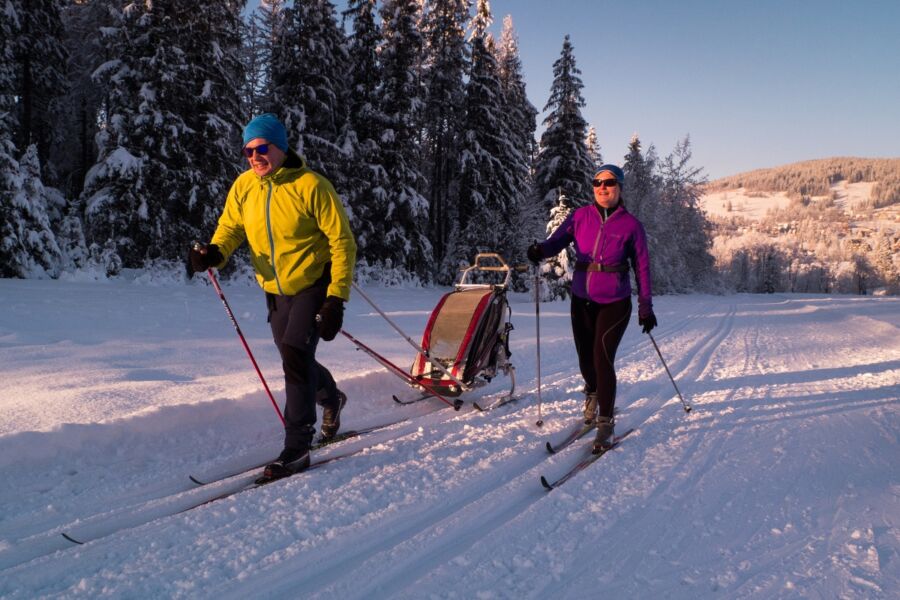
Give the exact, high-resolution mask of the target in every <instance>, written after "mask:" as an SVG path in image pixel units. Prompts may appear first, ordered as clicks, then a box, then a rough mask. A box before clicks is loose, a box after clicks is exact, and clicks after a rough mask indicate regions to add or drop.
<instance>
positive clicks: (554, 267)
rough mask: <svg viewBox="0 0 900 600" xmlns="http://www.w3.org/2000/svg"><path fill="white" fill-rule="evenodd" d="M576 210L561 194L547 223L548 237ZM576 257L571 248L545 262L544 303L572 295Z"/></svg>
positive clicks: (542, 268)
mask: <svg viewBox="0 0 900 600" xmlns="http://www.w3.org/2000/svg"><path fill="white" fill-rule="evenodd" d="M574 210H575V207H574V206H572V203H571V202H570V201H569V199H568V198H567V197H566V196H565V195H563V194H560V196H559V199H558V200H557V203H556V206H554V207H553V208H552V209H551V210H550V221H549V222H548V223H547V231H546V235H547V236H549V235H550V234H552V233H553V232H554V231H556V230H557V229H559V226H560V225H562V224H563V222H564V221H565V220H566V219H567V218H568V216H569V215H570V214H571V213H572V211H574ZM574 256H575V252H574V250H572V248H571V246H570V247H568V248H565V249H563V250H562V251H561V252H560V253H559V254H557V255H556V256H551V257H549V258H547V260H546V261H544V262H543V264H542V265H541V278H542V279H543V280H544V282H545V284H546V285H545V287H544V291H543V292H542V294H541V299H542V300H543V301H552V300H557V299H562V300H565V299H566V298H567V297H568V296H569V294H571V293H572V292H571V290H572V269H573V265H574V263H575V261H574Z"/></svg>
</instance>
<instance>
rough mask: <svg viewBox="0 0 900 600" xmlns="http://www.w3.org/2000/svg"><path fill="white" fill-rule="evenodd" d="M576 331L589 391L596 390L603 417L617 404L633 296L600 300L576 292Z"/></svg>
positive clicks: (582, 373)
mask: <svg viewBox="0 0 900 600" xmlns="http://www.w3.org/2000/svg"><path fill="white" fill-rule="evenodd" d="M571 313H572V333H573V335H574V338H575V351H576V352H577V353H578V366H579V367H580V369H581V376H582V377H584V384H585V392H587V393H596V394H597V400H598V405H599V413H600V416H601V417H612V416H613V409H614V408H615V405H616V368H615V365H614V363H615V360H616V350H618V348H619V342H621V341H622V336H623V335H625V329H626V328H627V327H628V319H629V318H630V317H631V298H630V297H629V298H623V299H622V300H617V301H616V302H611V303H609V304H598V303H596V302H592V301H591V300H586V299H584V298H577V297H575V296H572V308H571Z"/></svg>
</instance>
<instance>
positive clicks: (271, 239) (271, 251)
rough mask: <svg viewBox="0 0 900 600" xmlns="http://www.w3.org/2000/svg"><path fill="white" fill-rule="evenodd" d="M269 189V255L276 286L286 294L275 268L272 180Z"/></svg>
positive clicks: (267, 225)
mask: <svg viewBox="0 0 900 600" xmlns="http://www.w3.org/2000/svg"><path fill="white" fill-rule="evenodd" d="M266 184H267V185H268V186H269V191H268V192H267V193H266V234H267V235H268V236H269V256H270V257H271V259H270V260H271V262H272V273H274V274H275V286H276V287H277V288H278V294H279V295H281V296H284V292H283V291H282V290H281V282H280V281H279V280H278V270H277V269H276V268H275V237H274V236H273V235H272V212H271V204H272V181H271V180H270V181H267V182H266Z"/></svg>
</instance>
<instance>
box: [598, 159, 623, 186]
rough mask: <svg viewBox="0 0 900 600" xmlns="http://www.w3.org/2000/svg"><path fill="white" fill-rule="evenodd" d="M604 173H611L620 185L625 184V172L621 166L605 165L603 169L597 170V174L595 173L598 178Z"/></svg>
mask: <svg viewBox="0 0 900 600" xmlns="http://www.w3.org/2000/svg"><path fill="white" fill-rule="evenodd" d="M603 171H609V172H610V173H612V174H613V175H615V176H616V179H617V180H618V181H619V185H622V184H623V183H625V172H624V171H623V170H622V169H621V168H620V167H619V166H617V165H613V164H606V165H603V166H602V167H600V168H599V169H597V172H596V173H594V177H597V175H599V174H600V173H602V172H603Z"/></svg>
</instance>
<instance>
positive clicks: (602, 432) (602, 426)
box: [591, 417, 616, 454]
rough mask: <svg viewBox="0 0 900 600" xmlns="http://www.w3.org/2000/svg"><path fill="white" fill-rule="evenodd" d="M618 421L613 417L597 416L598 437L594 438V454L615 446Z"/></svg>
mask: <svg viewBox="0 0 900 600" xmlns="http://www.w3.org/2000/svg"><path fill="white" fill-rule="evenodd" d="M615 434H616V422H615V420H614V419H613V418H612V417H597V437H595V438H594V447H593V449H592V450H591V452H592V453H593V454H600V453H601V452H606V451H607V450H609V449H610V448H612V446H613V436H614V435H615Z"/></svg>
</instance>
